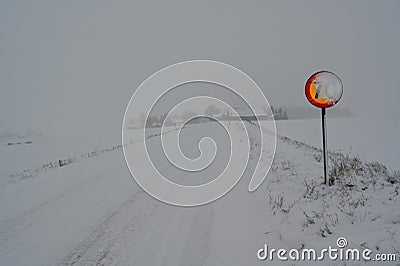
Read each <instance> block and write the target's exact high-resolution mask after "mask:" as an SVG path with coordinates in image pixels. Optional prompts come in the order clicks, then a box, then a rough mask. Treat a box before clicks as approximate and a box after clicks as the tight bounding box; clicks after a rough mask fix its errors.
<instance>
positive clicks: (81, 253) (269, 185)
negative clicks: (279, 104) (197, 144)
mask: <svg viewBox="0 0 400 266" xmlns="http://www.w3.org/2000/svg"><path fill="white" fill-rule="evenodd" d="M337 121H339V120H337ZM300 122H301V121H284V122H279V123H278V133H279V134H281V135H287V136H289V137H291V138H285V137H278V139H277V141H278V142H277V152H276V156H275V160H274V163H273V166H272V169H271V171H270V173H269V175H268V177H267V179H266V181H265V182H264V183H263V184H262V186H261V187H259V189H258V190H256V191H255V192H253V193H249V192H248V190H247V187H248V184H249V181H250V176H251V173H250V172H249V171H247V172H246V173H245V176H244V177H243V178H242V179H241V181H240V182H239V184H238V185H237V186H236V187H235V188H234V189H233V190H232V191H231V192H229V193H228V194H227V195H226V196H224V197H222V198H221V199H219V200H217V201H216V202H213V203H211V204H207V205H204V206H200V207H195V208H182V207H174V206H170V205H167V204H165V203H162V202H160V201H157V200H155V199H154V198H152V197H151V196H149V195H147V194H146V193H145V192H144V191H143V190H142V189H140V188H139V186H138V185H137V184H136V183H135V182H134V180H133V178H132V177H131V175H130V173H129V171H128V169H127V166H126V164H125V161H124V157H123V153H122V148H121V145H120V143H119V142H117V143H114V141H115V136H117V135H118V133H117V132H115V133H116V134H115V135H114V134H112V136H110V135H109V133H107V134H104V135H103V136H102V137H101V138H99V140H98V141H96V140H93V139H92V141H90V140H89V139H90V138H89V137H87V136H86V137H79V136H76V137H75V138H68V140H69V142H63V139H62V138H57V139H56V140H51V139H49V140H48V141H46V138H45V137H43V139H42V140H41V141H37V142H36V141H34V142H33V143H32V144H31V145H30V146H26V147H23V146H13V145H11V146H8V145H3V146H2V147H1V152H0V153H1V157H2V159H3V158H4V159H6V160H7V157H8V156H7V154H9V155H10V154H12V157H10V158H9V159H8V161H7V162H10V165H9V166H10V167H8V165H7V164H4V163H3V162H4V161H3V160H2V165H1V167H2V172H1V173H2V174H1V182H0V213H1V215H0V265H57V264H59V265H267V264H269V265H273V264H276V263H277V261H276V258H275V261H274V262H270V261H261V260H259V259H258V258H257V251H258V250H259V249H260V248H263V247H264V245H265V244H268V246H269V247H270V248H276V249H279V248H285V249H298V250H300V251H301V250H302V249H304V248H315V249H322V248H327V247H328V246H329V245H331V246H333V247H336V240H337V238H339V237H345V238H346V239H347V241H348V246H349V247H351V248H360V249H362V248H366V247H368V248H370V249H371V250H372V251H373V254H376V253H378V252H380V253H395V254H396V256H397V259H398V258H399V255H400V254H399V250H400V211H399V203H400V201H399V195H398V194H399V185H400V183H399V177H398V176H396V174H393V173H392V172H391V171H389V170H387V169H386V168H385V167H384V166H383V165H381V164H374V163H369V162H368V161H364V160H363V159H364V157H362V155H363V151H362V150H357V152H358V153H360V157H361V160H358V159H357V158H353V157H352V156H347V157H346V156H343V155H341V154H339V153H331V154H330V158H331V173H332V174H335V176H336V177H337V178H338V179H337V181H336V184H335V185H334V186H332V187H325V186H324V185H322V184H321V181H322V179H321V174H322V165H321V157H320V151H319V150H318V149H316V148H314V147H313V146H310V145H307V144H305V143H302V142H298V141H295V138H296V137H298V138H299V139H302V138H301V136H303V137H304V136H305V137H308V136H309V134H308V133H307V132H308V131H307V130H310V132H311V134H313V133H312V132H313V128H312V127H311V126H308V127H307V129H304V126H302V128H300V124H299V125H296V123H300ZM291 123H292V124H291ZM333 123H334V122H332V121H331V120H329V124H328V125H329V126H330V128H331V127H333ZM316 124H317V125H318V126H319V123H316ZM231 126H232V127H234V128H235V127H236V128H239V127H238V125H236V123H232V125H231ZM199 127H201V129H202V130H199ZM204 127H205V124H202V125H192V126H190V127H187V128H186V129H184V130H185V131H186V133H187V134H189V135H192V136H193V138H197V135H198V134H202V133H203V132H204ZM291 127H294V128H297V130H296V131H293V134H297V135H296V136H295V135H291V132H292V129H290V128H291ZM250 128H251V127H250ZM316 128H317V126H316ZM285 129H286V131H285ZM318 129H319V128H318ZM293 130H294V129H293ZM299 132H303V133H302V134H298V133H299ZM304 132H305V133H304ZM315 132H317V131H315ZM318 132H320V130H318ZM329 132H330V133H329V134H330V135H329V141H330V144H331V143H333V141H334V139H335V137H334V133H331V130H330V131H329ZM368 132H371V131H368ZM372 132H373V131H372ZM315 134H317V133H315ZM342 138H343V137H342ZM155 140H156V137H154V138H150V139H149V147H152V145H157V144H156V143H155ZM303 140H305V141H307V139H305V138H303ZM153 141H154V143H155V144H154V143H153V144H152V142H153ZM312 141H315V142H312ZM359 141H360V142H359V143H362V142H361V140H359ZM376 141H378V140H376ZM51 142H53V144H51ZM55 143H58V145H59V146H58V147H57V148H54V145H56V144H55ZM71 143H73V144H71ZM309 143H311V144H313V145H315V146H316V147H319V144H320V135H315V139H311V140H310V142H309ZM349 143H352V142H351V140H349ZM42 145H43V146H42ZM71 145H76V146H75V147H74V146H71ZM131 145H133V147H134V145H136V144H135V143H133V144H131ZM253 145H255V143H254V142H253ZM378 146H379V145H378ZM332 147H333V146H332ZM345 148H346V147H342V149H343V151H345V152H346V151H348V149H345ZM361 148H362V147H361ZM26 149H31V151H30V153H28V154H27V153H25V151H26ZM355 150H356V145H354V146H353V151H355ZM367 155H368V154H367ZM19 156H21V158H22V157H23V158H24V161H25V162H24V163H21V165H16V163H15V162H14V161H16V160H18V158H19ZM367 157H368V156H367ZM66 158H70V160H68V161H66V165H63V166H62V167H60V165H59V164H57V163H58V160H59V159H63V160H64V159H66ZM368 159H369V158H368ZM377 159H378V158H377ZM377 159H375V160H377ZM13 162H14V163H13ZM52 162H54V164H49V163H52ZM138 163H140V162H138ZM43 165H46V166H45V167H43ZM4 173H5V174H4ZM398 261H399V260H398ZM291 264H293V263H289V265H291ZM295 264H296V265H298V264H302V263H300V262H295ZM362 264H364V262H344V261H336V262H333V261H329V260H326V261H320V262H318V263H317V265H362ZM369 265H374V264H373V263H369ZM377 265H382V263H381V264H377ZM383 265H396V262H386V263H384V264H383Z"/></svg>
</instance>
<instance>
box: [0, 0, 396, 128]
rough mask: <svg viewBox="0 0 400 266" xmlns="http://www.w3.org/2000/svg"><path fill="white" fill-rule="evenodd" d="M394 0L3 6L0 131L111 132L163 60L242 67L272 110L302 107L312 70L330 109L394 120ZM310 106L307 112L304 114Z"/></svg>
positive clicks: (0, 5)
mask: <svg viewBox="0 0 400 266" xmlns="http://www.w3.org/2000/svg"><path fill="white" fill-rule="evenodd" d="M399 11H400V1H273V2H272V1H180V2H177V1H158V2H153V1H143V2H136V1H24V2H20V1H1V3H0V36H1V37H0V38H1V41H0V91H1V94H0V95H1V96H0V134H1V133H2V131H3V130H6V129H11V130H13V131H21V130H26V129H33V130H36V131H42V132H44V133H46V132H51V133H54V134H61V133H65V134H74V133H77V132H83V131H85V132H86V131H88V132H93V131H95V130H102V129H107V130H108V129H113V128H120V126H121V123H122V118H123V113H124V111H125V107H126V105H127V103H128V100H129V98H130V96H131V94H132V93H133V90H134V89H135V88H136V87H138V86H139V85H140V83H141V82H142V81H144V80H145V79H146V78H147V77H148V76H149V75H151V74H152V73H154V72H155V71H157V70H159V69H161V68H163V67H165V66H167V65H169V64H172V63H177V62H180V61H184V60H189V59H213V60H218V61H223V62H226V63H228V64H231V65H233V66H236V67H238V68H240V69H241V70H243V71H245V72H246V73H247V74H249V75H250V76H251V77H252V78H253V79H254V80H255V81H256V82H257V83H258V84H259V85H260V87H261V88H262V90H263V91H264V93H265V94H266V96H267V98H268V100H269V102H270V104H272V105H285V106H307V105H308V103H307V102H306V99H305V97H304V89H303V87H304V83H305V81H306V79H307V78H308V76H309V75H310V74H312V73H313V72H314V71H316V70H319V69H329V70H332V71H334V72H336V73H337V74H338V75H339V76H340V77H341V79H342V81H343V83H344V95H343V98H342V101H341V102H340V103H339V105H338V106H341V107H342V108H348V109H349V110H351V111H352V112H353V113H356V114H357V115H361V114H365V115H372V114H374V115H376V116H378V117H379V116H380V117H381V116H382V114H389V113H390V114H391V116H393V115H395V116H399V114H400V112H399V108H398V107H397V106H396V104H397V101H398V100H399V98H400V88H399V87H400V86H399V84H400V73H399V69H400V68H399V63H400V52H399V47H400V27H399V25H400V16H399V15H398V12H399ZM310 108H312V107H310Z"/></svg>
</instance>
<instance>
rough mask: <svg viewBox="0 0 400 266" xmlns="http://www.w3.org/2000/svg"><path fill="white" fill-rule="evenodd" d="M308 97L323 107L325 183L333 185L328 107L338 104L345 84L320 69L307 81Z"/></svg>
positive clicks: (317, 105) (330, 73)
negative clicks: (330, 170) (330, 173)
mask: <svg viewBox="0 0 400 266" xmlns="http://www.w3.org/2000/svg"><path fill="white" fill-rule="evenodd" d="M305 93H306V97H307V99H308V101H309V102H310V103H311V104H312V105H314V106H316V107H318V108H321V120H322V152H323V160H324V184H327V183H328V182H329V185H333V182H334V180H331V179H329V181H328V162H327V160H328V152H327V136H326V119H325V115H326V109H327V108H330V107H332V106H334V105H335V104H337V103H338V102H339V100H340V98H341V97H342V94H343V84H342V81H341V80H340V78H339V77H338V76H337V75H336V74H334V73H332V72H330V71H319V72H317V73H315V74H313V75H311V77H310V78H309V79H308V80H307V82H306V91H305Z"/></svg>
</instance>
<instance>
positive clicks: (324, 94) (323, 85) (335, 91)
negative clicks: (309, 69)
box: [306, 71, 343, 108]
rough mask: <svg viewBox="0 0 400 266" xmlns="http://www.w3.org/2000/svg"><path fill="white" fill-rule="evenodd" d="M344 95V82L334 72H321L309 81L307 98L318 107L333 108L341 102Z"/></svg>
mask: <svg viewBox="0 0 400 266" xmlns="http://www.w3.org/2000/svg"><path fill="white" fill-rule="evenodd" d="M342 94H343V84H342V81H341V80H340V78H339V77H338V76H336V74H334V73H332V72H329V71H319V72H317V73H315V74H313V75H312V76H311V77H310V78H309V79H308V80H307V83H306V97H307V99H308V101H309V102H310V103H311V104H312V105H314V106H316V107H319V108H329V107H332V106H334V105H335V104H336V103H338V102H339V100H340V98H341V97H342Z"/></svg>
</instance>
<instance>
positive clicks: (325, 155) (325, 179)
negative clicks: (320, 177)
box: [321, 108, 330, 185]
mask: <svg viewBox="0 0 400 266" xmlns="http://www.w3.org/2000/svg"><path fill="white" fill-rule="evenodd" d="M321 111H322V119H321V120H322V152H323V154H324V184H325V185H326V182H327V173H326V172H327V169H326V168H327V163H326V158H327V153H326V146H327V144H326V121H325V108H321ZM329 185H330V182H329Z"/></svg>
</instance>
